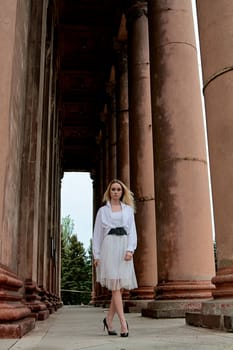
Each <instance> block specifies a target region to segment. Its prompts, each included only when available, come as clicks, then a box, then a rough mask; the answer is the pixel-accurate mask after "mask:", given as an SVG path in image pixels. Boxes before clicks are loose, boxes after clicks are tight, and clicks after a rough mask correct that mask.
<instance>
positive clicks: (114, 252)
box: [96, 211, 138, 290]
mask: <svg viewBox="0 0 233 350" xmlns="http://www.w3.org/2000/svg"><path fill="white" fill-rule="evenodd" d="M111 221H112V225H113V226H114V227H122V211H118V212H111ZM127 244H128V243H127V235H124V236H117V235H107V236H105V237H104V239H103V242H102V245H101V249H100V263H99V265H98V266H97V268H96V280H97V282H100V284H101V285H102V286H103V287H107V288H108V289H109V290H119V289H121V288H125V289H134V288H137V286H138V285H137V280H136V276H135V270H134V264H133V259H131V260H130V261H125V260H124V257H125V253H126V251H127Z"/></svg>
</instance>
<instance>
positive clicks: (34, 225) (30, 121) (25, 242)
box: [18, 0, 48, 318]
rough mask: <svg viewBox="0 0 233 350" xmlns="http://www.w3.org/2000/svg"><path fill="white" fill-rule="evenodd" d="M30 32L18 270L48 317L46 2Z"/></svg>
mask: <svg viewBox="0 0 233 350" xmlns="http://www.w3.org/2000/svg"><path fill="white" fill-rule="evenodd" d="M30 20H31V22H30V32H29V36H28V40H29V49H28V65H27V91H26V109H25V115H24V124H23V125H24V137H23V157H22V180H21V206H20V220H19V248H18V257H19V262H18V273H19V274H20V275H21V276H23V278H24V279H25V300H26V302H27V305H28V306H29V307H30V308H31V310H32V311H33V312H35V313H36V314H37V316H38V317H39V318H40V315H41V317H42V318H46V317H48V310H47V309H46V306H45V304H43V303H41V302H40V297H39V295H38V294H39V292H40V290H39V288H38V257H39V248H38V247H39V244H38V242H39V237H40V236H39V225H38V224H39V219H40V211H39V203H40V198H41V192H40V170H41V145H42V116H43V100H44V71H45V59H44V58H45V44H46V29H47V28H46V25H47V1H46V0H44V1H41V2H40V3H37V2H36V1H32V3H31V17H30Z"/></svg>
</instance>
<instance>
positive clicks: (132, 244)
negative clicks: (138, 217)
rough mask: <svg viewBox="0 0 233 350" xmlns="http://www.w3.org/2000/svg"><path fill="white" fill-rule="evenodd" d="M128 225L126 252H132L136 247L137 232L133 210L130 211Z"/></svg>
mask: <svg viewBox="0 0 233 350" xmlns="http://www.w3.org/2000/svg"><path fill="white" fill-rule="evenodd" d="M129 223H130V224H129V232H128V244H127V250H129V251H132V252H134V251H135V249H136V247H137V231H136V225H135V220H134V212H133V210H132V211H131V215H130V220H129Z"/></svg>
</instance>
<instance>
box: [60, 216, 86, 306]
mask: <svg viewBox="0 0 233 350" xmlns="http://www.w3.org/2000/svg"><path fill="white" fill-rule="evenodd" d="M63 224H64V225H63ZM73 229H74V224H73V220H72V219H71V218H70V217H69V216H67V217H65V218H63V219H62V244H61V254H62V256H61V258H62V276H61V289H62V290H68V291H69V292H68V291H63V292H62V300H63V303H64V304H72V305H74V304H81V303H83V304H88V303H89V302H90V299H91V286H92V263H91V259H90V256H87V255H86V252H85V249H84V246H83V243H81V242H79V241H78V238H77V235H75V234H73ZM89 255H90V252H89Z"/></svg>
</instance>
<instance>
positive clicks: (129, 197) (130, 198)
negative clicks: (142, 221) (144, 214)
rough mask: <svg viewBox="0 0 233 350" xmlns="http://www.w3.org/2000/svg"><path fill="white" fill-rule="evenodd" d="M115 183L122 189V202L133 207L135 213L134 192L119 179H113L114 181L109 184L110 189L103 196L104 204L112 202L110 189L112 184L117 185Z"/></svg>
mask: <svg viewBox="0 0 233 350" xmlns="http://www.w3.org/2000/svg"><path fill="white" fill-rule="evenodd" d="M115 183H117V184H119V185H120V186H121V188H122V196H121V198H120V200H121V202H123V203H125V204H127V205H129V206H131V207H132V208H133V210H134V211H135V202H134V194H133V192H131V191H130V190H129V189H128V187H127V186H126V185H125V184H124V183H123V182H122V181H120V180H118V179H113V180H112V181H110V182H109V184H108V187H107V189H106V191H105V192H104V195H103V203H106V202H108V201H110V200H111V196H110V189H111V186H112V184H115Z"/></svg>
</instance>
